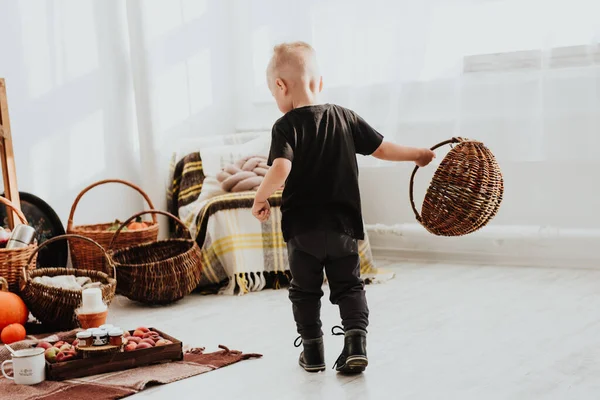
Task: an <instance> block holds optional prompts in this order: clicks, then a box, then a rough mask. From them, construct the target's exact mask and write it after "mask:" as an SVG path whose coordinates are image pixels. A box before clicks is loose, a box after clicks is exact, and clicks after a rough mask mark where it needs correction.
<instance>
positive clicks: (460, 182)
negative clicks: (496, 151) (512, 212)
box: [410, 138, 504, 236]
mask: <svg viewBox="0 0 600 400" xmlns="http://www.w3.org/2000/svg"><path fill="white" fill-rule="evenodd" d="M447 144H456V145H455V146H454V147H453V148H452V149H451V150H450V152H448V154H447V155H446V157H444V159H443V160H442V162H441V164H440V166H439V167H438V169H437V170H436V172H435V174H434V175H433V178H432V180H431V183H430V185H429V188H428V189H427V193H426V194H425V199H424V200H423V207H422V210H421V214H419V212H418V211H417V208H416V206H415V201H414V195H413V190H414V179H415V174H416V172H417V170H418V169H419V167H415V169H414V170H413V173H412V176H411V178H410V202H411V205H412V208H413V211H414V213H415V217H416V218H417V221H419V222H420V223H421V225H423V226H424V227H425V229H427V230H428V231H429V232H431V233H433V234H434V235H438V236H462V235H467V234H469V233H472V232H475V231H477V230H478V229H480V228H482V227H483V226H485V225H486V224H487V223H488V222H490V220H491V219H492V218H494V216H496V214H497V213H498V209H499V208H500V203H501V202H502V197H503V195H504V181H503V179H502V172H501V171H500V166H499V165H498V163H497V161H496V158H495V157H494V155H493V154H492V152H491V151H490V150H489V149H488V148H487V147H485V146H484V144H483V143H481V142H478V141H474V140H469V139H463V138H452V139H450V140H446V141H444V142H442V143H439V144H437V145H435V146H434V147H432V148H431V149H432V150H435V149H437V148H439V147H441V146H444V145H447Z"/></svg>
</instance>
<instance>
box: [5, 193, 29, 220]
mask: <svg viewBox="0 0 600 400" xmlns="http://www.w3.org/2000/svg"><path fill="white" fill-rule="evenodd" d="M0 203H2V204H4V205H5V206H6V207H8V208H10V209H11V210H13V211H14V212H15V214H17V217H19V219H20V220H21V223H22V224H25V225H27V219H26V218H25V214H23V212H22V211H21V210H19V209H18V208H17V207H15V205H14V204H13V203H12V202H11V201H10V200H8V199H7V198H6V197H3V196H0Z"/></svg>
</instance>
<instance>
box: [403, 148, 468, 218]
mask: <svg viewBox="0 0 600 400" xmlns="http://www.w3.org/2000/svg"><path fill="white" fill-rule="evenodd" d="M464 141H465V139H463V138H460V137H453V138H452V139H448V140H444V141H443V142H440V143H438V144H436V145H435V146H433V147H432V148H431V149H430V150H431V151H433V150H435V149H438V148H440V147H442V146H445V145H447V144H453V143H461V142H464ZM418 169H419V166H418V165H416V166H415V169H413V172H412V174H411V175H410V184H409V190H408V194H409V196H410V205H411V206H412V209H413V212H414V213H415V217H416V218H417V221H419V222H421V215H420V214H419V211H417V207H416V206H415V196H414V193H413V191H414V186H415V175H416V173H417V170H418Z"/></svg>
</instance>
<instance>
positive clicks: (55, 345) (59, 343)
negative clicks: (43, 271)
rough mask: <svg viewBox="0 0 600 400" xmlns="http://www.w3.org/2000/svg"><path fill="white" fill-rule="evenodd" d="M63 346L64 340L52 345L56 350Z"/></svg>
mask: <svg viewBox="0 0 600 400" xmlns="http://www.w3.org/2000/svg"><path fill="white" fill-rule="evenodd" d="M63 344H65V341H64V340H61V341H58V342H56V343H54V347H56V348H57V349H60V347H61V346H62V345H63Z"/></svg>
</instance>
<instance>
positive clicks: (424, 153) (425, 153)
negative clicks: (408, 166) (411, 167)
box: [415, 149, 435, 168]
mask: <svg viewBox="0 0 600 400" xmlns="http://www.w3.org/2000/svg"><path fill="white" fill-rule="evenodd" d="M419 150H420V151H419V155H418V157H417V159H416V160H415V163H416V164H417V165H418V166H419V167H421V168H423V167H426V166H427V165H429V163H430V162H431V160H433V159H434V158H435V153H434V152H433V151H431V150H429V149H419Z"/></svg>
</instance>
